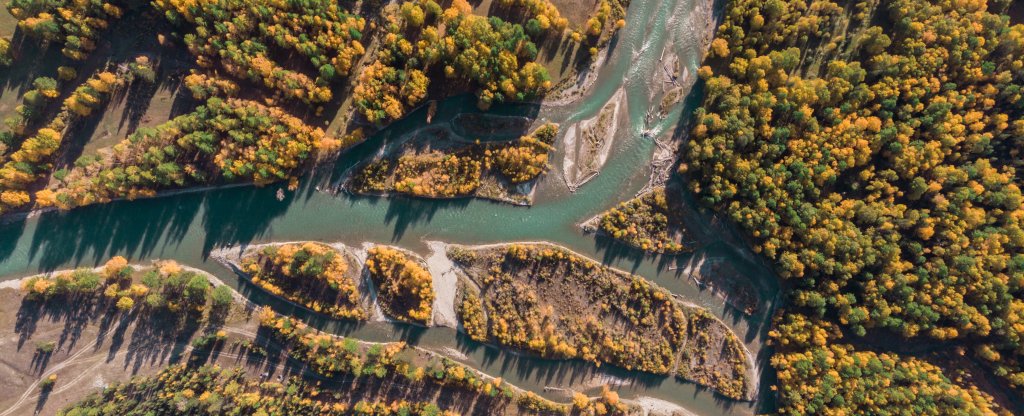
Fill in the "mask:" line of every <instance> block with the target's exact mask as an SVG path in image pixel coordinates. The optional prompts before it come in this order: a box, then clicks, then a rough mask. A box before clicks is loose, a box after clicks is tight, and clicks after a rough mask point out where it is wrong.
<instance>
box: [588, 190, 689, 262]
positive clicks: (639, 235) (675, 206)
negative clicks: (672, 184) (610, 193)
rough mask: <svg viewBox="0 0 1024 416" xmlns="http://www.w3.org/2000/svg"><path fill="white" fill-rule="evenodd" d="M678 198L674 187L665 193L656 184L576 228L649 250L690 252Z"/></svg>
mask: <svg viewBox="0 0 1024 416" xmlns="http://www.w3.org/2000/svg"><path fill="white" fill-rule="evenodd" d="M679 198H680V195H679V192H678V190H676V192H673V191H669V192H666V190H665V187H663V186H660V187H656V188H653V189H651V190H649V191H647V192H644V193H643V194H641V195H639V196H637V197H636V198H633V199H630V200H628V201H624V202H621V203H619V205H618V206H617V207H614V208H611V209H609V210H607V211H605V212H602V213H600V214H598V215H596V216H594V217H593V218H591V219H589V220H587V221H586V222H584V223H583V224H581V225H580V227H581V228H583V230H584V231H587V232H592V233H600V234H602V235H606V236H608V237H611V238H613V239H615V240H618V241H621V242H623V243H625V244H627V245H629V246H631V247H634V248H638V249H640V250H643V251H646V252H649V253H657V254H679V253H682V252H686V251H692V250H693V247H692V246H691V243H690V242H689V238H688V236H687V234H686V227H685V226H684V225H683V221H682V218H681V217H680V216H681V214H682V206H681V201H680V200H679Z"/></svg>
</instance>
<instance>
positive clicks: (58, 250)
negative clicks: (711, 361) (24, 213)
mask: <svg viewBox="0 0 1024 416" xmlns="http://www.w3.org/2000/svg"><path fill="white" fill-rule="evenodd" d="M701 1H702V0H633V2H632V4H631V6H630V8H629V14H628V17H627V24H626V27H625V28H624V29H623V30H622V31H621V33H620V35H619V36H618V38H617V39H615V40H613V44H612V49H611V52H610V54H609V57H608V59H607V60H606V62H605V64H604V65H603V66H601V67H600V69H599V70H600V72H599V76H598V78H597V80H596V82H595V84H594V86H593V88H591V89H590V90H589V91H588V92H587V94H586V96H585V97H584V98H583V99H582V100H580V101H578V102H577V103H576V104H570V105H567V106H564V107H542V106H539V105H532V104H506V105H499V106H496V107H495V108H493V109H492V110H491V112H490V113H491V114H503V115H517V116H522V115H526V116H529V117H537V118H538V119H541V120H548V121H554V122H559V123H565V122H575V121H577V120H581V119H586V118H589V117H593V116H594V115H595V114H596V113H597V112H598V111H599V110H600V109H601V108H602V107H603V106H604V104H605V103H606V102H607V101H608V100H609V99H611V97H613V96H614V95H615V93H616V92H617V91H618V90H619V88H620V87H623V86H624V87H625V88H626V97H627V100H628V114H627V116H628V126H629V128H628V131H619V132H618V133H617V134H616V143H615V144H614V148H613V151H612V155H611V157H610V158H609V160H608V162H607V164H606V165H605V167H604V169H603V170H602V172H601V173H600V175H598V176H597V177H596V178H594V179H593V180H592V181H590V182H589V183H587V184H585V185H584V186H582V187H581V188H580V189H579V190H577V191H576V192H575V193H570V192H569V191H568V190H567V188H566V186H565V184H564V182H563V179H562V177H561V174H560V173H559V172H561V166H557V163H556V166H553V169H552V171H551V173H549V174H548V175H547V176H546V177H545V178H544V179H543V180H542V181H541V182H540V183H539V185H538V190H537V194H536V199H535V203H534V206H533V207H529V208H526V207H516V206H511V205H507V204H499V203H494V202H488V201H482V200H471V199H462V200H452V201H437V200H422V199H408V198H379V197H357V196H351V195H347V194H344V193H340V194H337V195H335V194H332V193H330V192H322V191H320V190H319V189H325V190H326V189H330V188H331V184H335V183H337V182H338V181H339V180H340V179H341V178H342V177H343V176H344V174H345V172H347V171H348V170H349V169H350V168H351V167H352V166H354V165H355V164H357V163H359V162H360V161H363V160H366V158H368V157H372V156H373V155H374V154H376V153H377V152H378V151H379V149H381V147H382V146H384V145H386V144H387V143H389V142H392V141H394V140H401V139H402V138H403V137H406V136H407V135H409V134H412V133H414V132H415V131H416V130H417V129H419V128H422V127H424V125H425V118H426V110H425V109H420V110H418V111H417V112H415V113H413V114H411V115H409V116H408V117H406V118H405V119H403V120H401V121H398V122H396V123H394V124H392V125H391V126H389V127H388V128H386V129H384V130H383V131H381V132H380V133H379V134H377V135H375V136H374V137H372V138H371V139H370V140H368V141H367V142H366V143H363V144H361V145H359V146H357V147H356V148H354V149H352V150H351V151H350V152H348V153H346V154H345V155H344V156H343V157H341V158H340V159H339V160H338V161H337V162H334V163H332V164H331V165H329V166H328V165H325V166H320V167H319V168H318V169H317V170H316V171H314V172H313V173H311V174H310V175H307V177H305V178H304V180H303V181H302V182H301V185H300V188H299V189H298V190H297V191H295V192H285V193H284V196H285V197H284V198H283V200H278V199H277V198H276V197H275V195H276V193H277V192H278V191H279V189H280V188H281V187H282V185H274V186H267V187H262V188H259V187H254V186H235V187H222V188H215V189H208V190H204V191H198V192H190V193H181V194H176V195H169V196H164V197H160V198H154V199H147V200H139V201H119V202H113V203H109V204H105V205H98V206H91V207H85V208H80V209H76V210H73V211H70V212H63V213H62V212H48V213H43V214H41V215H39V216H37V217H34V218H30V219H27V220H21V221H17V222H11V223H7V224H2V225H0V276H4V277H5V279H11V278H17V277H21V276H26V275H30V274H35V273H38V272H41V271H50V270H55V269H63V268H70V267H78V266H94V265H98V264H101V263H102V262H104V261H106V259H108V258H110V257H111V256H114V255H123V256H125V257H128V258H129V259H130V260H131V261H134V262H140V261H148V260H152V259H174V260H177V261H178V262H181V263H183V264H187V265H190V266H194V267H198V268H202V269H204V270H207V271H209V272H211V273H213V274H215V275H217V276H219V277H221V278H222V279H224V280H225V281H227V282H229V284H232V285H235V286H236V287H238V288H239V290H240V291H241V292H242V293H243V294H246V295H247V296H249V297H251V298H252V299H253V300H254V301H256V302H264V303H266V302H271V301H270V300H268V299H266V298H265V296H263V295H262V292H260V291H259V290H258V289H256V288H254V287H252V286H251V285H250V284H248V283H246V282H244V281H240V280H239V279H238V278H237V276H235V275H234V274H232V272H231V271H229V270H228V269H226V268H224V267H222V266H221V265H219V264H218V263H217V262H215V261H212V260H211V259H209V258H208V255H209V252H210V251H211V250H213V249H215V248H221V247H228V246H231V247H233V246H244V245H246V244H257V243H264V242H272V241H292V240H319V241H325V242H344V243H347V244H351V245H359V244H361V243H362V242H365V241H372V242H379V243H387V244H394V245H399V246H402V247H405V248H408V249H411V250H414V251H417V252H419V253H420V254H422V255H424V256H425V255H427V254H428V253H427V247H426V245H425V244H424V241H428V240H440V241H446V242H453V243H462V244H476V243H494V242H503V241H535V240H547V241H551V242H554V243H557V244H561V245H564V246H567V247H568V248H570V249H572V250H575V251H578V252H580V253H583V254H585V255H588V256H591V257H593V258H596V259H599V260H601V261H603V262H605V263H607V264H609V265H613V266H616V267H619V268H622V269H624V270H627V271H632V272H634V273H636V274H639V275H641V276H643V277H646V278H648V279H650V280H652V281H654V282H656V283H657V284H659V285H661V286H663V287H665V288H667V289H668V290H670V291H672V292H673V293H676V294H678V295H680V296H681V297H683V298H685V299H686V300H688V301H691V302H693V303H696V304H699V305H702V306H705V307H707V308H708V309H709V310H711V311H712V312H713V313H715V314H716V315H718V316H719V317H721V318H722V319H723V320H724V321H725V322H726V323H727V324H728V325H729V326H731V327H732V328H733V329H734V331H736V333H737V334H738V335H739V336H740V338H741V339H742V340H743V341H744V342H745V343H746V344H747V347H748V348H749V349H750V350H751V351H753V352H754V353H755V354H757V362H758V364H759V366H760V367H762V368H765V367H768V365H767V355H766V352H765V350H763V349H762V348H761V347H762V344H763V341H764V338H765V333H766V332H767V324H768V321H769V319H770V316H771V312H772V310H773V309H774V306H775V305H774V304H775V301H774V299H775V298H776V296H777V293H778V285H777V283H776V277H775V276H774V275H772V273H771V272H770V270H769V269H768V268H767V267H766V266H765V265H764V263H763V261H761V260H759V258H758V257H757V256H755V255H754V254H753V253H751V252H750V251H749V250H748V249H747V248H746V246H745V245H744V244H743V243H742V242H741V241H742V240H741V239H740V238H738V236H737V235H736V233H735V231H734V230H732V228H731V226H730V225H729V224H728V223H727V222H726V221H720V220H718V219H717V218H716V217H715V215H714V213H712V212H707V211H705V210H701V209H699V208H696V207H695V205H694V204H693V203H692V197H691V196H687V197H686V200H687V201H689V204H688V206H687V209H686V212H687V218H686V223H687V225H688V226H689V227H690V229H691V232H692V233H693V235H694V237H695V239H696V243H697V247H698V249H697V251H696V252H694V253H692V254H687V255H682V256H676V257H668V256H659V257H655V258H651V257H645V256H643V255H642V253H639V252H638V251H636V250H632V249H628V248H625V247H622V246H621V245H616V244H613V243H611V242H610V241H608V240H607V239H604V238H595V237H594V236H592V235H585V234H583V233H582V232H581V231H580V229H579V227H578V225H577V224H578V223H580V222H582V221H584V220H586V219H587V218H590V217H591V216H593V215H595V214H597V213H599V212H601V211H603V210H605V209H607V208H608V207H611V206H613V205H615V204H616V203H618V202H619V201H622V200H625V199H629V198H631V197H633V196H634V194H635V193H636V192H637V191H638V190H640V189H642V188H643V187H644V186H645V185H646V183H647V179H648V173H649V165H650V161H651V155H652V153H653V151H654V149H655V144H654V143H653V141H652V140H651V139H650V138H648V137H645V136H644V134H643V133H644V131H645V130H647V129H650V131H651V133H653V136H658V135H659V134H664V135H672V134H678V133H679V131H678V130H680V129H681V127H680V126H681V125H682V124H681V123H682V122H683V121H685V120H686V116H688V115H689V114H690V113H691V112H692V111H693V109H694V107H695V105H696V103H698V102H699V98H700V94H699V93H700V87H699V86H698V87H696V88H695V90H694V93H692V94H691V95H690V96H689V97H688V98H687V100H686V101H685V102H684V103H683V104H682V105H677V106H676V108H675V110H674V111H672V112H671V114H670V115H669V116H668V117H666V118H664V119H663V120H660V121H657V122H653V123H650V124H648V123H645V117H646V114H647V111H648V109H649V108H651V107H652V103H654V104H653V105H654V106H656V105H657V103H658V102H659V101H660V95H659V94H660V93H659V91H660V90H661V87H660V86H659V85H658V83H662V82H664V81H663V79H664V76H663V74H662V73H660V72H659V71H661V67H662V64H661V63H660V61H659V59H660V58H661V57H662V54H663V51H664V50H665V49H666V48H669V49H670V51H669V52H674V53H675V54H677V55H678V57H679V59H680V64H681V66H682V67H685V68H687V70H688V72H689V73H690V74H695V73H696V69H697V67H698V65H699V61H700V58H701V53H702V51H701V47H700V43H701V39H700V37H701V36H702V35H703V33H704V32H705V31H704V30H703V29H702V27H703V26H702V25H704V24H705V22H706V19H707V17H706V13H704V14H702V13H695V12H694V11H696V10H699V9H700V8H699V7H697V3H698V2H701ZM474 103H475V100H474V99H473V98H472V97H454V98H451V99H448V100H445V101H442V102H441V103H440V105H439V106H438V111H437V114H436V115H435V116H434V118H433V123H432V125H435V126H436V125H438V124H442V123H447V122H449V121H450V120H452V119H453V118H454V117H455V116H456V115H457V114H459V113H464V112H467V113H468V112H477V110H476V109H475V106H474ZM560 152H561V150H556V154H555V155H554V157H553V158H552V160H554V161H561V160H562V155H561V154H560ZM691 256H696V258H699V259H706V260H707V261H710V262H716V261H717V262H721V263H722V264H725V265H726V266H728V267H731V268H732V269H733V270H735V272H736V278H742V279H750V280H751V281H752V282H754V284H755V285H756V286H758V287H759V288H760V292H761V295H762V296H763V297H765V298H766V299H768V300H769V301H770V302H769V304H768V307H767V308H764V310H763V311H761V312H760V313H759V314H757V315H756V316H753V317H746V316H744V315H742V314H741V313H739V312H738V311H736V310H735V309H733V308H731V307H728V306H726V305H725V304H724V302H723V301H722V300H721V299H720V298H718V297H715V296H714V295H713V294H711V293H710V292H709V291H706V290H702V289H701V288H700V287H698V286H697V285H696V284H695V283H694V282H693V281H691V280H689V279H687V278H686V277H685V276H683V275H682V270H681V269H679V268H676V267H678V266H679V265H681V264H684V263H686V262H687V261H689V260H690V259H691ZM271 303H272V304H273V305H274V306H275V307H278V309H279V310H282V311H284V312H289V309H288V307H287V306H285V305H281V304H279V303H274V302H271ZM293 312H294V313H295V314H297V315H300V316H303V317H306V318H307V319H311V320H312V318H311V317H308V316H306V315H305V314H302V313H301V312H299V311H293ZM311 323H312V324H313V325H316V326H319V327H321V328H325V329H327V330H331V331H333V332H337V333H339V334H342V335H346V336H355V337H358V338H363V339H367V340H373V341H385V340H406V341H409V342H410V343H414V344H417V345H420V346H423V347H426V348H430V349H435V350H438V351H442V350H445V349H456V350H458V351H460V352H461V353H462V354H465V355H466V358H465V359H464V360H462V361H463V362H465V363H467V364H470V365H472V366H474V367H476V368H479V369H481V370H483V371H484V372H486V373H488V374H491V375H494V376H499V377H502V378H504V379H505V380H506V381H508V382H511V383H513V384H516V385H518V386H520V387H523V388H526V389H529V390H533V391H535V392H537V393H539V394H542V395H544V396H547V397H551V398H556V399H560V400H565V397H564V396H563V395H562V393H561V392H558V391H555V390H546V389H544V387H545V386H551V387H560V388H561V387H576V388H579V387H580V386H581V383H585V382H587V380H588V379H590V378H592V377H594V376H598V377H612V378H613V379H614V380H618V381H621V382H625V383H626V384H625V385H622V386H621V387H620V388H619V394H620V396H621V397H623V398H634V397H641V396H648V397H654V398H658V399H663V400H667V401H671V402H673V403H677V404H679V405H680V406H682V407H684V408H686V409H687V410H688V411H690V412H692V413H694V414H699V415H720V414H737V415H744V414H752V413H754V412H756V411H758V410H759V409H761V408H762V406H763V405H766V403H765V402H766V401H767V400H759V402H758V403H749V402H734V401H730V400H728V399H724V398H721V397H719V396H716V395H714V394H713V393H711V392H710V391H708V390H706V389H703V388H700V387H698V386H696V385H694V384H692V383H687V382H683V381H680V380H677V379H675V378H670V377H660V376H650V375H644V374H641V373H636V372H629V371H625V370H622V369H615V368H609V367H607V366H606V367H602V368H600V369H599V368H596V367H594V366H593V365H591V364H587V363H584V362H581V361H558V360H546V359H538V358H531V357H524V356H521V355H517V354H514V353H509V352H505V351H502V350H500V349H498V348H496V347H492V346H487V345H482V344H479V343H476V342H473V341H471V340H469V339H468V338H467V337H464V336H462V335H461V334H458V333H456V332H455V331H454V330H452V329H447V328H432V329H422V328H414V327H411V326H407V325H401V324H388V323H367V324H361V325H353V324H341V323H338V322H320V321H315V320H313V322H311ZM766 373H767V372H766ZM770 377H771V375H770V374H765V375H764V376H763V377H762V378H763V379H766V378H770ZM608 380H612V379H608ZM762 385H767V384H766V383H762ZM762 390H765V389H762ZM596 391H597V387H596V385H595V387H593V388H591V389H590V390H588V392H590V393H594V392H596ZM762 396H764V394H762Z"/></svg>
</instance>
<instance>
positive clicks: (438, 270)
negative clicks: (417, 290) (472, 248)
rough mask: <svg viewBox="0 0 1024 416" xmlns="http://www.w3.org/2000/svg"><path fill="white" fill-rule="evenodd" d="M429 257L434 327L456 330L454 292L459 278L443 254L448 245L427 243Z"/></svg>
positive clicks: (457, 320) (457, 321) (457, 319)
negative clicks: (432, 284)
mask: <svg viewBox="0 0 1024 416" xmlns="http://www.w3.org/2000/svg"><path fill="white" fill-rule="evenodd" d="M427 246H428V247H430V256H429V257H427V270H428V271H430V275H431V277H433V279H434V306H433V308H434V316H433V319H434V325H435V326H446V327H449V328H458V326H459V318H458V317H457V316H456V315H455V292H456V291H457V289H458V286H459V285H458V283H459V276H458V274H457V273H458V272H457V270H458V268H457V267H455V263H453V262H452V261H451V260H449V259H448V256H447V255H446V254H445V253H446V252H447V249H448V245H447V244H445V243H442V242H440V241H428V242H427Z"/></svg>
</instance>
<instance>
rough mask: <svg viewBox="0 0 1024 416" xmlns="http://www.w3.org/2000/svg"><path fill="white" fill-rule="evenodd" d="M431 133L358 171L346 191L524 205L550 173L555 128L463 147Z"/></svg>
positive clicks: (442, 134)
mask: <svg viewBox="0 0 1024 416" xmlns="http://www.w3.org/2000/svg"><path fill="white" fill-rule="evenodd" d="M478 119H480V120H482V121H486V120H494V119H492V118H478ZM496 122H501V121H496ZM497 128H499V126H495V127H493V129H497ZM476 129H481V130H489V129H492V128H488V127H486V126H477V127H476ZM434 132H435V133H436V134H433V135H427V136H424V135H417V136H415V137H414V138H412V139H410V140H409V141H408V142H406V143H404V144H402V145H401V146H399V147H398V148H397V149H394V150H392V151H391V152H389V154H385V155H384V156H383V157H382V158H380V159H377V160H374V161H371V162H368V163H367V164H365V165H363V166H361V167H358V168H357V169H356V171H355V173H354V174H353V175H352V177H351V178H349V179H348V180H347V181H346V184H345V188H346V189H348V190H350V191H351V192H354V193H357V194H371V195H388V194H404V195H411V196H416V197H425V198H459V197H477V198H485V199H492V200H496V201H502V202H508V203H512V204H517V205H529V204H530V203H532V200H533V190H534V188H535V185H536V181H537V179H538V178H539V177H540V176H541V175H543V174H544V173H545V172H547V171H548V169H549V167H550V166H549V163H548V154H549V153H550V152H551V151H552V150H553V149H554V146H553V145H554V142H555V136H556V135H557V134H558V125H557V124H553V123H547V124H543V125H541V126H540V127H538V128H537V129H536V130H534V131H533V132H532V133H530V134H528V135H525V136H522V137H520V138H518V139H516V140H511V141H486V142H481V141H479V140H477V141H474V142H467V141H465V140H462V139H459V138H456V137H453V136H452V135H451V133H446V130H434Z"/></svg>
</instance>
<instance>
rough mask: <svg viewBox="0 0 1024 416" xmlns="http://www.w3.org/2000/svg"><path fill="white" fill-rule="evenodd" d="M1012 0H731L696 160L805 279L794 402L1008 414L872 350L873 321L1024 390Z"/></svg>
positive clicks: (921, 362) (781, 332)
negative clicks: (969, 359)
mask: <svg viewBox="0 0 1024 416" xmlns="http://www.w3.org/2000/svg"><path fill="white" fill-rule="evenodd" d="M1010 3H1011V2H1009V1H1003V0H991V1H985V0H979V1H928V0H862V1H831V0H814V1H804V0H771V1H756V0H731V1H729V2H728V4H727V6H726V11H725V13H724V21H723V23H722V24H721V26H720V27H719V29H718V34H717V39H715V40H714V42H713V44H712V47H711V49H712V50H711V53H710V54H709V55H708V57H707V59H706V60H705V66H704V67H702V68H701V70H700V76H701V78H702V79H703V80H704V82H705V85H706V92H707V95H706V97H705V98H704V102H703V105H702V107H701V108H700V109H698V110H697V112H696V116H695V124H694V126H693V130H692V139H691V140H690V141H689V142H688V143H687V144H686V146H685V149H684V153H685V154H684V155H683V157H682V162H681V167H680V171H683V172H686V173H688V175H689V176H690V177H692V178H693V181H692V182H691V185H692V189H693V191H695V192H696V193H697V195H698V196H699V197H700V198H702V199H703V200H704V201H705V202H706V203H707V204H708V205H711V206H715V207H718V208H720V209H722V210H723V211H724V212H726V213H728V215H729V216H730V217H731V218H732V220H733V221H735V222H736V223H737V224H739V226H740V227H741V228H742V229H743V230H744V231H745V232H746V235H747V236H749V238H750V239H751V242H752V244H753V245H754V248H755V249H756V250H757V251H759V252H761V253H762V254H763V255H765V256H766V257H767V258H769V259H771V260H772V261H774V263H775V266H776V269H777V270H778V272H779V274H781V275H782V276H783V277H784V278H786V279H787V280H788V284H789V285H790V286H791V287H792V290H791V291H790V292H789V295H788V299H789V306H787V307H786V311H785V312H784V313H783V314H782V316H781V317H779V318H778V320H777V321H776V324H775V327H774V329H773V332H772V339H773V340H774V344H775V345H776V348H777V351H776V354H775V356H774V357H773V359H772V364H773V366H774V367H775V368H776V369H777V370H778V372H779V386H778V391H779V398H780V403H779V404H780V411H781V412H782V413H784V414H794V415H805V414H851V413H903V414H949V413H957V414H991V413H993V412H996V411H998V406H997V405H995V404H994V403H993V398H992V397H991V396H990V395H989V394H986V393H983V392H979V391H978V390H977V389H976V387H974V386H973V384H972V383H973V382H972V381H971V378H970V377H961V376H960V375H956V376H953V375H947V374H949V373H950V371H952V370H951V368H945V367H938V366H936V365H933V364H932V362H939V363H941V360H929V359H920V358H915V357H909V356H906V355H901V354H899V353H886V352H876V349H875V348H870V349H866V348H863V347H862V346H861V344H862V342H863V341H862V338H861V337H862V336H865V335H867V336H871V334H872V333H875V334H878V335H882V336H883V337H885V336H889V334H892V335H896V336H900V337H903V338H904V339H905V342H909V343H915V344H925V345H935V346H936V347H938V348H941V349H944V350H959V351H963V352H967V353H968V354H972V355H974V358H973V360H975V361H978V362H980V363H982V364H983V365H984V366H986V367H987V368H988V371H990V372H991V373H992V374H994V375H995V376H997V377H999V378H1000V379H1001V382H1000V383H1001V384H1002V385H1003V386H1005V387H1006V388H1009V389H1014V390H1013V392H1010V393H1007V394H1009V395H1011V396H1012V395H1019V394H1020V392H1022V391H1024V390H1022V389H1024V366H1022V363H1024V342H1022V339H1024V338H1022V334H1024V314H1022V311H1024V254H1022V246H1024V232H1022V228H1021V218H1024V210H1022V201H1024V200H1022V197H1021V190H1020V184H1021V176H1020V175H1021V171H1020V170H1019V169H1020V166H1021V159H1020V157H1019V154H1020V152H1021V150H1022V143H1024V142H1022V141H1021V140H1020V138H1021V137H1024V121H1022V119H1021V118H1022V115H1024V114H1022V107H1021V106H1020V102H1021V87H1022V81H1021V80H1022V79H1024V64H1022V62H1024V61H1022V59H1024V42H1022V39H1024V26H1021V25H1019V24H1011V23H1010V20H1009V18H1008V17H1007V16H1006V15H1005V14H1003V13H1004V12H1005V11H1006V9H1007V7H1009V5H1010ZM840 329H842V331H840ZM954 355H955V354H954ZM956 359H959V360H963V359H964V358H956ZM930 361H931V362H930ZM951 367H952V368H957V367H960V366H959V365H953V366H951ZM975 378H978V377H975Z"/></svg>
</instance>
